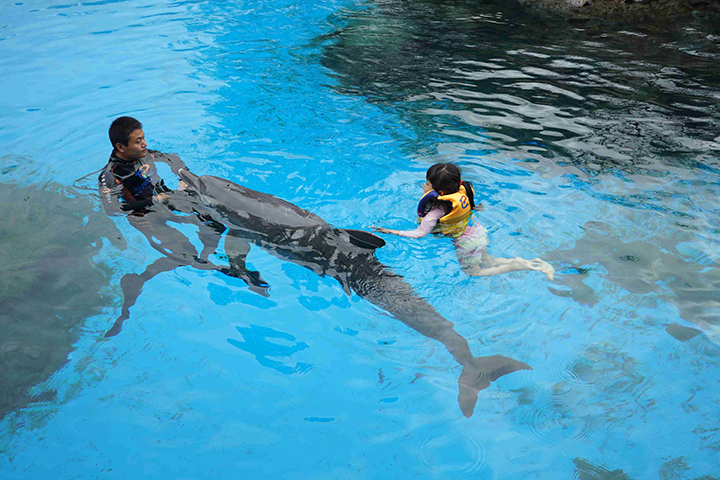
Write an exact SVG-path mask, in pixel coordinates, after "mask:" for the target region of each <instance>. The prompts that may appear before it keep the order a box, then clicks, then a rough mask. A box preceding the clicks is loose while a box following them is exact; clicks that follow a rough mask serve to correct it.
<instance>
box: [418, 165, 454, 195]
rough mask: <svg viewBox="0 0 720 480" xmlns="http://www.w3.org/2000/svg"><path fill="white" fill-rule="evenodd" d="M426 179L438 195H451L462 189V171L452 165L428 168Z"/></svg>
mask: <svg viewBox="0 0 720 480" xmlns="http://www.w3.org/2000/svg"><path fill="white" fill-rule="evenodd" d="M426 178H427V180H428V181H429V182H430V185H432V187H433V190H435V191H436V192H438V193H439V192H440V191H441V190H442V192H443V193H444V194H445V195H449V194H451V193H455V192H457V191H458V190H459V189H460V169H459V168H458V167H457V165H454V164H452V163H436V164H435V165H433V166H432V167H430V168H428V171H427V175H426Z"/></svg>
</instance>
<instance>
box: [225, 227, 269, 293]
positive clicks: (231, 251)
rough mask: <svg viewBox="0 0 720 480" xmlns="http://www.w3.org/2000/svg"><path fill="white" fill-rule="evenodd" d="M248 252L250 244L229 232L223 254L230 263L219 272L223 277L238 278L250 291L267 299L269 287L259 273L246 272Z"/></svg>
mask: <svg viewBox="0 0 720 480" xmlns="http://www.w3.org/2000/svg"><path fill="white" fill-rule="evenodd" d="M248 252H250V244H249V243H248V242H247V241H245V240H243V239H242V238H240V237H237V236H235V235H234V234H233V232H232V231H231V232H229V233H228V235H227V236H226V237H225V253H226V254H227V256H228V261H229V262H230V268H222V269H220V271H221V272H222V273H224V274H225V275H229V276H231V277H235V278H239V279H240V280H242V281H243V282H245V283H247V285H248V287H250V290H252V291H253V292H255V293H259V294H260V295H262V296H263V297H268V296H269V295H270V294H269V288H270V285H269V284H268V283H267V282H266V281H265V280H263V279H262V277H261V276H260V272H256V271H253V270H248V269H247V267H246V266H245V258H246V257H247V254H248Z"/></svg>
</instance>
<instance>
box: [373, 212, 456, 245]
mask: <svg viewBox="0 0 720 480" xmlns="http://www.w3.org/2000/svg"><path fill="white" fill-rule="evenodd" d="M443 215H445V210H444V209H443V208H442V207H435V208H433V209H432V210H430V211H429V212H428V213H427V215H425V216H424V217H423V219H422V222H421V223H420V225H418V227H417V228H416V229H415V230H390V229H389V228H383V227H376V226H375V225H372V226H371V228H372V229H373V230H375V231H376V232H380V233H391V234H393V235H398V236H400V237H408V238H422V237H424V236H425V235H427V234H428V233H430V232H432V230H433V228H435V225H437V223H438V220H440V218H442V216H443Z"/></svg>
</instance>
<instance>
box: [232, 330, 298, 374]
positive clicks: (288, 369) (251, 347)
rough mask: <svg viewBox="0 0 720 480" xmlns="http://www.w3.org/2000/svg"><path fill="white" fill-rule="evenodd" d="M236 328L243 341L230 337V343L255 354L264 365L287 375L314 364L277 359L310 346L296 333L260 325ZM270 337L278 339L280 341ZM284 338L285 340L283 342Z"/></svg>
mask: <svg viewBox="0 0 720 480" xmlns="http://www.w3.org/2000/svg"><path fill="white" fill-rule="evenodd" d="M235 328H236V329H237V331H238V333H240V335H242V338H243V341H240V340H235V339H234V338H228V343H229V344H230V345H232V346H233V347H237V348H239V349H240V350H242V351H244V352H248V353H250V354H252V355H254V356H255V359H256V360H257V361H258V363H259V364H260V365H262V366H263V367H268V368H272V369H273V370H276V371H278V372H280V373H283V374H285V375H292V374H295V373H305V372H308V371H310V369H312V365H311V364H309V363H302V362H297V363H296V364H295V365H294V366H291V365H288V364H286V363H284V362H281V361H280V360H276V359H279V358H289V357H291V356H292V355H293V354H295V353H297V352H300V351H302V350H305V349H306V348H308V345H307V343H305V342H298V341H296V340H295V336H294V335H291V334H289V333H285V332H280V331H277V330H273V329H272V328H268V327H262V326H258V325H250V327H235ZM270 339H278V340H280V342H278V341H272V340H270ZM283 340H284V341H285V342H282V341H283ZM283 343H284V344H283Z"/></svg>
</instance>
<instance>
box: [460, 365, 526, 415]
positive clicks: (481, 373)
mask: <svg viewBox="0 0 720 480" xmlns="http://www.w3.org/2000/svg"><path fill="white" fill-rule="evenodd" d="M518 370H532V367H530V365H528V364H527V363H523V362H520V361H518V360H513V359H512V358H508V357H503V356H502V355H491V356H489V357H475V358H473V360H472V362H471V364H470V365H465V366H464V367H463V371H462V373H461V374H460V380H459V381H458V385H459V387H460V392H459V394H458V403H459V404H460V410H462V413H463V415H465V416H466V417H471V416H472V414H473V410H474V409H475V403H476V402H477V398H478V393H480V390H483V389H485V388H487V387H489V386H490V382H494V381H495V380H497V379H498V378H500V377H502V376H503V375H506V374H508V373H512V372H516V371H518Z"/></svg>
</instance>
